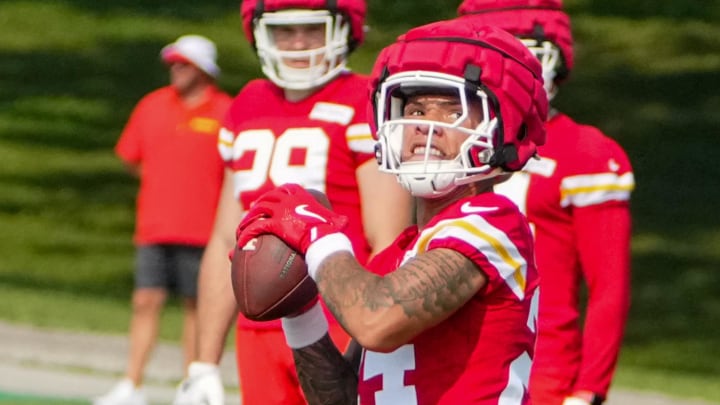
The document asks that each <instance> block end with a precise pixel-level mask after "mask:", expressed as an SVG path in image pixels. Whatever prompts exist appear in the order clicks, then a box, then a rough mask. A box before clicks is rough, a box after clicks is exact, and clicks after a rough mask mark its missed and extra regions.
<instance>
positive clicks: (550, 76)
mask: <svg viewBox="0 0 720 405" xmlns="http://www.w3.org/2000/svg"><path fill="white" fill-rule="evenodd" d="M520 41H521V42H522V43H523V45H525V46H526V47H527V48H528V49H529V50H530V52H532V54H533V55H535V57H536V58H538V60H539V61H540V65H541V66H542V76H543V86H544V87H545V92H546V93H547V96H548V100H552V99H553V98H554V97H555V95H556V94H557V91H558V88H557V85H556V84H555V78H556V77H557V76H558V72H559V70H560V69H561V68H562V65H563V62H562V54H561V53H560V48H558V47H557V46H556V45H555V44H553V43H552V42H550V41H548V40H547V39H542V38H539V39H538V38H520Z"/></svg>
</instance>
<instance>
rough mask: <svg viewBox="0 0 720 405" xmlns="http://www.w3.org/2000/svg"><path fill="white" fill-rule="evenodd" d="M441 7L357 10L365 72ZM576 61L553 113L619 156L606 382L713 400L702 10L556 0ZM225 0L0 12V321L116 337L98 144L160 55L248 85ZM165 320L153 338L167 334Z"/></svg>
mask: <svg viewBox="0 0 720 405" xmlns="http://www.w3.org/2000/svg"><path fill="white" fill-rule="evenodd" d="M458 3H459V0H441V1H436V0H394V1H387V0H371V1H370V18H369V25H370V28H371V30H370V32H369V34H368V40H367V43H366V44H365V45H364V47H362V48H361V49H360V50H358V51H357V52H356V53H355V54H354V55H353V56H352V59H351V61H352V63H351V65H352V66H353V67H354V69H355V70H357V71H360V72H369V70H370V68H371V66H372V62H373V58H374V56H375V55H376V54H377V52H378V51H379V50H380V49H381V48H382V47H383V46H384V45H386V44H388V43H389V42H391V41H392V40H393V39H394V37H395V36H396V35H398V34H400V33H402V32H403V31H405V30H406V29H407V28H409V27H411V26H414V25H418V24H422V23H426V22H431V21H433V20H436V19H440V18H449V17H452V16H453V15H454V14H455V8H456V6H457V4H458ZM565 4H566V7H567V11H568V12H569V14H570V15H571V17H572V18H573V30H574V35H575V38H576V53H577V66H576V69H575V71H574V72H573V73H572V75H571V79H570V80H569V82H568V83H567V84H566V85H565V86H564V87H563V88H562V89H561V92H560V94H559V95H558V97H557V98H556V104H557V106H558V107H560V109H561V110H564V111H565V112H567V113H569V114H570V115H571V116H573V117H574V118H576V119H577V120H578V121H582V122H586V123H591V124H593V125H596V126H598V127H600V128H601V129H602V130H604V131H605V132H606V133H607V134H609V135H610V136H612V137H614V138H615V139H617V140H618V141H619V142H620V143H621V144H622V145H623V146H624V147H625V148H626V150H627V152H628V154H629V155H630V158H631V160H632V162H633V165H634V168H635V175H636V180H637V183H638V188H637V190H636V192H635V193H634V195H633V213H634V239H633V305H632V310H631V316H630V321H629V324H628V330H627V337H626V339H625V345H624V349H623V353H622V356H621V362H620V367H619V371H618V377H617V380H616V381H617V385H618V386H627V387H633V388H640V389H651V390H660V391H664V392H668V393H671V394H673V395H679V396H695V397H700V398H706V399H711V400H715V401H720V387H719V386H718V384H717V381H718V377H720V345H719V344H718V342H720V215H717V214H716V213H715V212H714V208H715V207H717V206H719V205H720V187H718V186H717V180H716V179H717V178H718V176H719V175H720V167H719V165H718V162H720V147H718V143H719V142H720V141H719V138H720V131H719V129H720V24H719V23H720V2H718V1H717V0H664V1H663V0H661V1H650V0H605V1H591V0H566V2H565ZM238 9H239V7H238V2H237V0H205V1H204V2H197V1H189V0H155V1H152V2H149V1H143V0H115V1H113V2H104V1H97V0H46V1H42V0H25V1H15V0H3V1H2V2H0V297H2V301H3V303H2V305H0V320H5V321H10V322H15V323H22V324H32V325H37V326H41V327H48V328H64V329H75V330H91V331H99V332H106V333H117V334H124V333H125V331H126V328H127V322H128V316H129V307H128V302H129V297H130V292H131V289H132V260H133V247H132V243H131V235H132V230H133V215H134V197H135V191H136V188H137V183H136V181H135V180H133V179H132V178H131V177H129V176H128V175H126V174H125V172H124V170H123V168H122V165H121V164H120V162H119V161H118V160H117V159H116V158H115V157H114V155H113V152H112V148H113V146H114V143H115V141H116V140H117V137H118V135H119V132H120V131H121V129H122V127H123V125H124V123H125V120H126V119H127V117H128V115H129V113H130V111H131V109H132V107H133V106H134V104H135V103H136V102H137V101H138V100H139V99H140V98H141V97H142V96H143V95H144V94H146V93H147V92H149V91H150V90H152V89H154V88H156V87H159V86H161V85H164V84H165V83H167V72H166V71H165V69H164V67H163V66H162V64H161V63H160V61H159V59H158V52H159V50H160V48H161V47H162V46H163V45H165V44H167V43H169V42H171V41H172V40H174V39H175V38H177V37H178V36H179V35H181V34H185V33H198V34H203V35H206V36H208V37H210V38H212V39H213V40H215V41H216V43H217V44H218V48H219V52H220V65H221V67H222V68H223V70H224V75H223V77H222V79H221V81H220V84H221V86H222V87H223V88H225V89H226V90H227V91H229V92H230V93H235V92H236V91H237V90H238V89H240V88H241V86H242V85H243V84H244V83H245V82H246V81H248V80H250V79H252V78H254V77H257V76H259V75H260V73H259V68H258V65H257V61H256V58H255V55H254V54H253V53H252V51H251V50H250V48H249V46H248V45H247V43H246V41H245V39H244V37H243V34H242V30H241V25H240V19H239V13H238ZM179 330H180V312H179V310H178V307H177V305H176V303H174V304H173V305H171V307H170V308H169V309H168V310H167V311H166V317H165V319H164V321H163V331H162V336H163V339H167V340H177V338H178V335H179Z"/></svg>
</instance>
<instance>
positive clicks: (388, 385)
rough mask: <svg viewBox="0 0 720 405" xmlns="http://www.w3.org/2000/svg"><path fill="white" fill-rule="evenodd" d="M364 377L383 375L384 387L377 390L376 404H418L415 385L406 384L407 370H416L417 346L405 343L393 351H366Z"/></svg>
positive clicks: (366, 378)
mask: <svg viewBox="0 0 720 405" xmlns="http://www.w3.org/2000/svg"><path fill="white" fill-rule="evenodd" d="M364 364H365V366H364V367H363V377H364V378H365V380H366V381H367V380H369V379H371V378H373V377H377V376H382V389H381V390H379V391H376V392H375V405H394V404H403V405H416V404H417V393H416V391H415V386H413V385H405V383H404V380H405V372H406V371H409V370H415V346H414V345H411V344H410V345H404V346H402V347H400V348H398V349H397V350H395V351H394V352H391V353H375V352H370V351H366V352H365V361H364Z"/></svg>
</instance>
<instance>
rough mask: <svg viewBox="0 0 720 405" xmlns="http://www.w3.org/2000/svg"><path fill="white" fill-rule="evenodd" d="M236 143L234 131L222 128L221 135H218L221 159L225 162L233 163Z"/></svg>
mask: <svg viewBox="0 0 720 405" xmlns="http://www.w3.org/2000/svg"><path fill="white" fill-rule="evenodd" d="M234 141H235V136H234V135H233V133H232V131H229V130H227V129H225V128H220V133H219V135H218V152H220V157H221V158H222V160H223V161H225V162H231V161H232V159H233V142H234Z"/></svg>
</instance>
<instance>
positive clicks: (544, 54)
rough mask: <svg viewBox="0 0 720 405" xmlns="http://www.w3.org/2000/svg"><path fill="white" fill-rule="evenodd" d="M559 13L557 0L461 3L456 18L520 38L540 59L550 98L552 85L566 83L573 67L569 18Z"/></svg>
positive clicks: (467, 1)
mask: <svg viewBox="0 0 720 405" xmlns="http://www.w3.org/2000/svg"><path fill="white" fill-rule="evenodd" d="M562 10H563V5H562V2H561V1H560V0H464V1H463V2H462V3H461V4H460V7H458V14H459V15H460V16H467V17H466V18H472V19H474V20H476V21H477V23H478V24H482V25H494V26H497V27H500V28H502V29H504V30H505V31H507V32H509V33H511V34H513V35H515V36H516V37H518V38H520V39H521V40H522V41H523V43H524V44H525V46H527V47H528V48H530V50H531V51H532V52H533V53H534V54H535V56H536V57H537V58H538V59H540V63H541V64H542V67H543V77H544V79H545V89H546V90H547V92H548V96H549V97H550V98H552V97H553V96H554V95H555V93H556V92H557V88H556V86H555V83H558V82H561V81H562V80H564V79H566V78H567V76H568V74H569V73H570V70H572V68H573V66H574V63H575V60H574V57H575V55H574V53H573V38H572V30H571V26H570V17H569V16H568V15H567V14H566V13H564V12H563V11H562Z"/></svg>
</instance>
